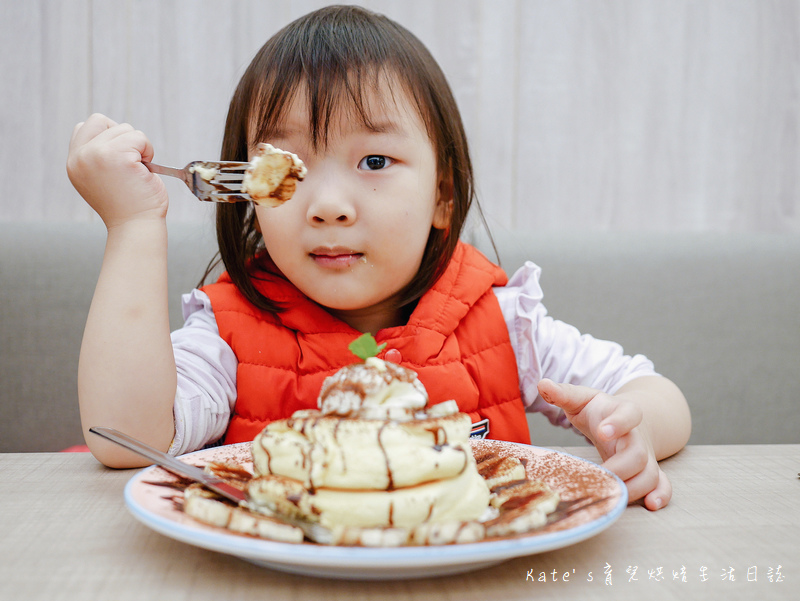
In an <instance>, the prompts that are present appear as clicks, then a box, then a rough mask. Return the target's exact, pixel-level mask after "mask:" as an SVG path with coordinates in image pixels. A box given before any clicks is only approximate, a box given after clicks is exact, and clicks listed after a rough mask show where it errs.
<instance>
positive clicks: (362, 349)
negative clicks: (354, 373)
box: [347, 332, 386, 361]
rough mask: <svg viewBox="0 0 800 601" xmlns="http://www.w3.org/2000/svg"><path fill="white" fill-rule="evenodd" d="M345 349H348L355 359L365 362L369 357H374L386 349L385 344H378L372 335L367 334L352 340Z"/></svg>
mask: <svg viewBox="0 0 800 601" xmlns="http://www.w3.org/2000/svg"><path fill="white" fill-rule="evenodd" d="M347 348H349V349H350V352H351V353H353V354H354V355H355V356H356V357H358V358H359V359H361V360H362V361H366V360H367V359H369V358H370V357H376V356H377V355H378V353H380V352H381V351H382V350H383V349H384V348H386V343H385V342H384V343H383V344H378V343H377V342H376V341H375V338H374V337H373V336H372V334H370V333H369V332H367V333H366V334H362V335H361V336H359V337H358V338H356V339H355V340H353V342H351V343H350V344H349V345H347Z"/></svg>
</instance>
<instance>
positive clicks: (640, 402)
mask: <svg viewBox="0 0 800 601" xmlns="http://www.w3.org/2000/svg"><path fill="white" fill-rule="evenodd" d="M539 392H540V394H541V395H542V398H544V399H545V400H546V401H547V402H549V403H552V404H553V405H556V406H558V407H561V408H562V409H563V410H564V412H565V413H566V415H567V417H568V418H569V420H570V421H571V422H572V424H573V425H574V426H575V427H577V428H578V429H579V430H580V431H581V432H583V434H584V435H586V437H587V438H589V440H591V441H592V443H593V444H594V445H595V447H597V450H598V452H599V453H600V456H601V457H602V459H603V461H604V462H605V463H604V464H603V465H604V466H605V467H607V468H608V469H609V470H610V471H612V472H614V473H615V474H617V475H618V476H619V477H620V478H621V479H622V480H623V481H624V482H625V484H626V486H627V488H628V495H629V500H630V501H636V500H638V499H643V500H644V504H645V506H646V507H647V508H648V509H651V510H655V509H660V508H662V507H664V506H665V505H666V504H667V503H669V500H670V498H671V497H672V486H671V484H670V482H669V480H668V478H667V477H666V475H665V474H664V472H663V471H662V470H661V468H660V467H659V465H658V461H659V460H661V459H664V458H666V457H669V456H670V455H673V454H674V453H677V452H678V451H679V450H681V449H682V448H683V447H684V446H685V445H686V443H687V442H688V440H689V435H690V434H691V429H692V425H691V416H690V413H689V407H688V405H687V403H686V399H685V398H684V396H683V394H682V393H681V391H680V390H679V389H678V387H677V386H675V384H673V383H672V382H671V381H670V380H668V379H666V378H663V377H661V376H644V377H641V378H637V379H635V380H631V381H630V382H628V383H627V384H625V385H624V386H622V388H620V389H619V390H618V391H617V392H616V393H615V394H614V395H613V396H612V395H609V394H606V393H604V392H600V391H599V390H596V389H594V388H589V387H586V386H573V385H571V384H556V383H554V382H553V381H551V380H542V381H541V382H540V383H539Z"/></svg>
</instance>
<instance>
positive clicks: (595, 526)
mask: <svg viewBox="0 0 800 601" xmlns="http://www.w3.org/2000/svg"><path fill="white" fill-rule="evenodd" d="M487 442H492V443H493V444H498V443H500V444H502V445H504V446H505V445H509V446H518V447H525V448H532V449H535V450H539V451H543V452H546V453H557V454H559V455H563V456H566V457H570V458H572V459H574V460H577V461H579V462H582V463H586V464H589V465H591V466H592V467H593V468H596V469H599V470H602V471H603V472H605V473H606V474H608V475H610V476H611V477H612V478H613V479H614V481H615V483H616V485H617V488H618V493H619V498H618V499H617V502H616V503H615V505H614V506H613V507H612V508H611V509H610V510H609V511H607V512H606V513H604V514H603V515H601V516H599V517H597V518H595V519H593V520H591V521H589V522H586V523H585V524H580V525H578V526H575V527H572V528H569V529H566V530H559V531H556V532H549V533H545V534H531V535H529V536H517V537H513V538H501V539H494V540H489V541H479V542H475V543H459V544H451V545H425V546H402V547H377V548H376V547H346V546H337V545H331V546H328V545H314V544H311V543H287V542H280V541H272V540H268V539H259V538H256V537H250V536H246V535H241V534H235V533H228V532H225V531H223V530H219V531H215V530H211V529H210V527H209V528H207V527H205V526H202V525H200V524H197V525H194V524H191V523H181V522H177V521H175V520H174V519H170V518H169V517H165V516H162V515H159V514H157V513H155V512H153V511H151V510H149V509H148V508H146V507H144V506H142V505H141V504H140V503H139V502H138V501H137V500H136V499H135V498H134V495H133V491H134V488H135V487H137V486H139V485H140V483H141V484H145V483H144V482H142V480H143V479H144V478H145V477H146V476H147V474H148V473H149V472H151V471H154V470H156V468H157V467H158V466H149V467H146V468H143V469H141V470H139V471H138V472H137V473H136V474H134V475H133V476H132V477H131V478H130V479H129V480H128V482H127V483H126V485H125V489H124V499H125V504H126V506H127V508H128V510H129V511H130V513H131V514H132V515H133V516H134V517H135V518H136V519H137V520H138V521H140V522H141V523H142V524H144V525H145V526H147V527H149V528H151V529H152V530H154V531H156V532H158V533H160V534H162V535H164V536H167V537H169V538H172V539H174V540H178V541H180V542H183V543H186V544H190V545H193V546H196V547H200V548H204V549H208V550H211V551H216V552H219V553H224V554H227V555H232V556H236V557H240V558H242V559H246V560H249V561H255V562H256V563H260V564H261V565H264V566H269V567H273V568H275V569H280V567H281V566H287V567H288V566H291V567H292V568H293V570H292V571H293V572H295V573H298V571H299V570H298V568H309V569H308V570H304V571H302V573H306V574H309V575H313V574H314V573H315V571H321V573H324V574H326V575H327V574H328V571H329V570H331V569H341V570H347V571H348V572H352V573H355V572H358V573H366V572H370V571H373V570H386V569H391V570H392V571H393V572H398V573H400V572H403V571H409V570H414V569H422V568H424V569H425V570H426V575H428V576H429V575H431V574H430V570H431V568H436V567H440V568H447V567H455V566H458V565H472V564H478V563H480V564H488V563H499V562H502V561H505V560H508V559H513V558H515V557H523V556H526V555H535V554H538V553H544V552H547V551H552V550H554V549H560V548H563V547H567V546H570V545H573V544H576V543H579V542H581V541H583V540H586V539H588V538H591V537H593V536H595V535H597V534H599V533H600V532H602V531H603V530H605V529H607V528H608V527H609V526H611V525H612V524H613V523H614V522H615V521H616V520H617V519H619V517H620V516H621V515H622V513H623V512H624V510H625V508H626V507H627V504H628V492H627V488H626V487H625V484H624V483H623V482H622V480H621V479H620V478H619V477H618V476H617V475H616V474H614V473H613V472H611V471H610V470H608V469H607V468H605V467H603V466H601V465H598V464H597V463H595V462H593V461H591V460H588V459H584V458H582V457H578V456H576V455H573V454H571V453H567V452H565V451H559V450H556V449H549V448H546V447H538V446H534V445H526V444H522V443H514V442H507V441H497V440H492V441H487ZM246 444H249V443H237V444H236V445H225V446H220V447H211V448H208V449H201V450H199V451H194V452H192V453H187V454H185V455H182V456H181V457H183V458H186V457H191V456H193V455H198V454H208V453H211V452H215V451H216V452H218V451H220V450H222V449H225V448H231V447H233V446H239V445H246ZM341 577H347V576H346V575H342V576H341Z"/></svg>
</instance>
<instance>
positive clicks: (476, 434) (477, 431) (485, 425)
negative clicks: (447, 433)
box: [469, 417, 489, 438]
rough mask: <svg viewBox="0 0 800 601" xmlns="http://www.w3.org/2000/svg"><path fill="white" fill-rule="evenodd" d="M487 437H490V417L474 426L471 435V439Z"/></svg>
mask: <svg viewBox="0 0 800 601" xmlns="http://www.w3.org/2000/svg"><path fill="white" fill-rule="evenodd" d="M487 436H489V418H488V417H487V418H486V419H482V420H481V421H479V422H475V423H474V424H472V430H471V431H470V433H469V437H470V438H486V437H487Z"/></svg>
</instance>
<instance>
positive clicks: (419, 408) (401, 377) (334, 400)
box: [317, 357, 458, 421]
mask: <svg viewBox="0 0 800 601" xmlns="http://www.w3.org/2000/svg"><path fill="white" fill-rule="evenodd" d="M427 404H428V392H427V391H426V390H425V386H424V385H423V384H422V382H420V381H419V378H418V377H417V374H416V372H414V371H412V370H410V369H406V368H405V367H402V366H400V365H397V364H395V363H389V362H386V361H383V360H382V359H378V358H377V357H370V358H369V359H367V360H366V361H365V362H364V363H356V364H354V365H349V366H347V367H345V368H343V369H341V370H339V371H338V372H336V373H335V374H334V375H332V376H330V377H328V378H327V379H326V380H325V381H324V382H323V384H322V388H321V390H320V394H319V398H318V400H317V406H318V407H319V409H320V413H322V415H337V416H340V417H357V418H360V419H391V420H397V421H409V420H412V419H424V418H425V417H427V416H428V411H429V410H433V412H434V414H435V415H450V414H451V413H455V412H457V411H458V407H457V405H456V403H455V401H448V402H446V403H441V404H440V405H436V406H434V407H431V408H430V409H429V410H426V409H425V407H426V405H427Z"/></svg>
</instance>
